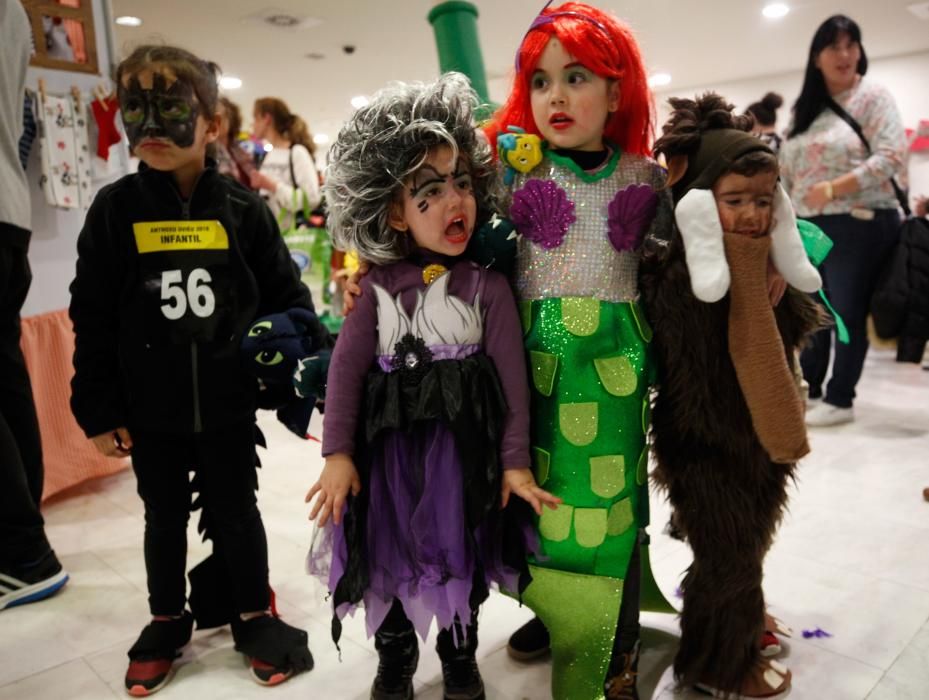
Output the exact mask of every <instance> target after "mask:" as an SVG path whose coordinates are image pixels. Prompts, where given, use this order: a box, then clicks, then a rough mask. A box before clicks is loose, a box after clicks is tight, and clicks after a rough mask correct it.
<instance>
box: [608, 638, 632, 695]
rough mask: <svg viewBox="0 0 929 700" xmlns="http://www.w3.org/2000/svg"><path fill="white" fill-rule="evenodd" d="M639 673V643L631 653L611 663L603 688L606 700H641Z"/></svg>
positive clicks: (624, 654) (625, 653)
mask: <svg viewBox="0 0 929 700" xmlns="http://www.w3.org/2000/svg"><path fill="white" fill-rule="evenodd" d="M638 672H639V642H638V641H636V643H635V646H634V647H632V649H630V650H629V651H626V652H623V653H620V654H618V655H617V657H616V658H614V659H613V660H612V661H611V662H610V670H609V671H608V673H607V680H606V683H605V684H604V686H603V691H604V693H605V694H606V700H639V691H638V690H637V689H636V676H637V675H638Z"/></svg>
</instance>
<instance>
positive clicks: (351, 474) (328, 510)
mask: <svg viewBox="0 0 929 700" xmlns="http://www.w3.org/2000/svg"><path fill="white" fill-rule="evenodd" d="M349 489H351V492H352V495H353V496H357V495H358V492H359V491H361V480H360V479H359V478H358V470H357V469H355V463H354V462H352V458H351V457H350V456H349V455H344V454H334V455H329V456H328V457H326V466H325V467H323V473H322V474H321V475H320V477H319V481H317V482H316V483H315V484H313V486H312V488H310V490H309V491H308V492H307V494H306V498H305V499H304V502H306V503H309V502H310V501H311V500H313V496H315V495H316V494H317V493H319V498H317V499H316V503H314V504H313V508H312V510H310V520H314V519H315V518H316V516H317V515H319V520H317V521H316V524H317V525H319V526H320V527H322V526H323V525H325V524H326V523H327V522H328V520H329V517H330V516H331V517H332V522H333V523H335V524H336V525H338V524H340V523H341V522H342V508H343V507H344V506H345V498H346V497H347V496H348V491H349Z"/></svg>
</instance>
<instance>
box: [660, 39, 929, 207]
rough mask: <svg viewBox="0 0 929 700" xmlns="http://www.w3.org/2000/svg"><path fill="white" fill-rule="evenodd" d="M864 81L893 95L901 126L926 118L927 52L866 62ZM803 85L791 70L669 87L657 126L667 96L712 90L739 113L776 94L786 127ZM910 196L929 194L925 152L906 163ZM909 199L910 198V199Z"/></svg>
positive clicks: (663, 94) (928, 102) (780, 123)
mask: <svg viewBox="0 0 929 700" xmlns="http://www.w3.org/2000/svg"><path fill="white" fill-rule="evenodd" d="M869 64H870V65H869V67H868V78H870V79H872V80H875V81H877V82H879V83H881V84H882V85H884V87H886V88H887V89H888V90H890V91H891V93H893V96H894V98H896V100H897V106H898V107H899V108H900V113H901V114H902V115H903V123H904V125H905V126H906V127H908V128H910V129H915V128H916V126H917V124H918V123H919V121H920V120H921V119H929V89H927V86H929V52H921V53H915V54H908V55H904V56H895V57H892V58H882V59H869ZM802 84H803V72H802V71H794V72H790V73H780V74H777V75H768V76H764V77H760V78H752V79H750V80H740V81H737V82H730V83H720V84H718V85H701V86H696V87H686V88H675V87H669V88H668V89H667V90H663V91H662V92H659V93H657V94H656V99H657V101H658V125H659V133H660V131H661V129H660V125H661V124H663V123H664V122H665V120H666V119H667V117H668V113H669V111H670V110H669V108H668V104H667V102H668V98H669V97H692V96H694V95H698V94H700V93H703V92H706V91H707V90H713V91H715V92H718V93H720V94H721V95H723V96H724V97H726V98H727V99H728V100H729V101H730V102H732V103H733V104H735V106H736V109H738V110H739V111H740V112H741V111H743V110H744V109H745V108H746V107H747V106H748V105H750V104H751V103H752V102H757V101H758V100H760V99H761V98H762V97H763V96H764V94H765V93H766V92H769V91H773V92H777V93H779V94H780V95H782V96H783V97H784V106H783V107H782V108H781V109H780V110H779V111H778V122H777V128H778V130H779V131H782V130H784V129H786V128H787V123H788V121H789V120H790V107H791V105H793V102H794V100H796V99H797V95H799V94H800V87H801V85H802ZM909 175H910V194H911V195H912V196H915V195H917V194H929V153H925V152H924V153H922V154H911V155H910V162H909ZM911 199H912V197H911Z"/></svg>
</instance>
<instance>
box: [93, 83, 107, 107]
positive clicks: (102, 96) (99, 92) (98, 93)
mask: <svg viewBox="0 0 929 700" xmlns="http://www.w3.org/2000/svg"><path fill="white" fill-rule="evenodd" d="M92 92H93V94H94V97H95V98H96V100H97V102H99V103H100V107H101V108H102V109H103V111H104V112H108V111H109V110H110V108H109V107H107V106H106V89H105V88H104V87H103V85H102V84H100V83H97V84H96V85H94V89H93V91H92Z"/></svg>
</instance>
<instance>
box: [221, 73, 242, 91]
mask: <svg viewBox="0 0 929 700" xmlns="http://www.w3.org/2000/svg"><path fill="white" fill-rule="evenodd" d="M219 86H220V87H221V88H222V89H223V90H238V89H239V88H240V87H242V79H241V78H236V77H235V76H234V75H224V76H223V77H222V78H220V79H219Z"/></svg>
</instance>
